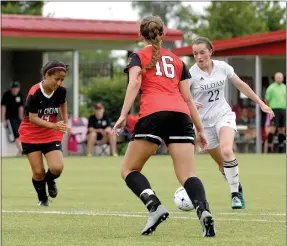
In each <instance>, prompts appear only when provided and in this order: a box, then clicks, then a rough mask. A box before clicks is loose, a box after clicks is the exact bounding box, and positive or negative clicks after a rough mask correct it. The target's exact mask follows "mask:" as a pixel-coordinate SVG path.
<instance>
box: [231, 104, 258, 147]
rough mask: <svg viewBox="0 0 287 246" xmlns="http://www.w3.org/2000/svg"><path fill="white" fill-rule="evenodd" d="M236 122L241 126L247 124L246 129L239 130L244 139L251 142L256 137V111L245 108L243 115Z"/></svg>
mask: <svg viewBox="0 0 287 246" xmlns="http://www.w3.org/2000/svg"><path fill="white" fill-rule="evenodd" d="M236 123H237V125H239V126H240V125H241V126H247V129H246V130H239V133H240V135H242V140H243V141H246V142H249V141H250V140H254V139H256V128H255V121H254V113H253V112H252V111H248V108H243V109H242V111H241V116H240V118H239V120H237V122H236Z"/></svg>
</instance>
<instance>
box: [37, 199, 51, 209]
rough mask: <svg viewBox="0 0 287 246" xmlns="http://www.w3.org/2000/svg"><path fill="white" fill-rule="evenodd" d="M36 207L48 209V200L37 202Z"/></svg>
mask: <svg viewBox="0 0 287 246" xmlns="http://www.w3.org/2000/svg"><path fill="white" fill-rule="evenodd" d="M38 206H39V207H49V201H48V200H43V201H39V203H38Z"/></svg>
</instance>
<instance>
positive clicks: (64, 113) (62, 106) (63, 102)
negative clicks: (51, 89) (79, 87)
mask: <svg viewBox="0 0 287 246" xmlns="http://www.w3.org/2000/svg"><path fill="white" fill-rule="evenodd" d="M62 88H63V89H62V90H63V93H62V95H61V101H60V113H61V116H62V119H63V121H64V124H66V125H68V104H67V101H66V95H67V91H66V88H64V87H62Z"/></svg>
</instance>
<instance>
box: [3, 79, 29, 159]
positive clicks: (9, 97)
mask: <svg viewBox="0 0 287 246" xmlns="http://www.w3.org/2000/svg"><path fill="white" fill-rule="evenodd" d="M23 105H24V100H23V95H22V93H21V91H20V83H19V82H17V81H14V82H12V83H11V85H10V89H9V90H8V91H6V92H4V94H3V97H2V100H1V117H2V122H3V126H4V127H5V128H8V130H9V132H10V133H12V134H13V136H14V141H15V142H16V145H17V148H18V151H19V152H18V155H21V154H22V146H21V143H20V141H19V133H18V129H19V126H20V123H21V121H22V119H23V116H24V106H23ZM10 141H11V139H10Z"/></svg>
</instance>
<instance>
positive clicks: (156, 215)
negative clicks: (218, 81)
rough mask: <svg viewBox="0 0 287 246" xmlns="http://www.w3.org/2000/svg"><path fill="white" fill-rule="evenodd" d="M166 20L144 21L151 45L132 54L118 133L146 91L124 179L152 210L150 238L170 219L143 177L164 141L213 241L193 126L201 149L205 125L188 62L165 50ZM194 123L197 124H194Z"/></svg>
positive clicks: (143, 31) (145, 37)
mask: <svg viewBox="0 0 287 246" xmlns="http://www.w3.org/2000/svg"><path fill="white" fill-rule="evenodd" d="M163 26H164V24H163V22H162V20H161V19H160V18H159V17H156V16H151V17H146V18H144V19H143V20H142V22H141V25H140V34H141V37H142V38H143V40H144V42H145V43H146V45H147V46H146V47H145V48H143V49H141V50H140V51H138V52H136V53H133V54H132V55H131V56H130V59H129V62H128V65H127V67H126V69H125V71H126V72H128V73H129V84H128V88H127V91H126V96H125V101H124V104H123V108H122V112H121V115H120V117H119V119H118V121H117V122H116V124H115V126H114V128H113V133H114V134H115V133H116V131H117V130H119V129H120V128H122V127H124V126H125V122H126V119H127V115H128V112H129V111H130V108H131V106H132V104H133V102H134V100H135V98H136V95H137V93H138V91H139V90H140V91H141V99H140V113H139V115H140V119H139V121H138V122H137V124H136V126H135V129H134V135H133V138H132V141H131V142H130V144H129V146H128V149H127V152H126V155H125V158H124V161H123V165H122V170H121V175H122V178H123V179H124V180H125V182H126V184H127V186H128V187H129V188H130V189H131V190H132V191H133V192H134V194H135V195H136V196H137V197H139V198H140V199H141V200H142V202H143V203H144V204H145V206H146V207H147V209H148V210H149V218H148V222H147V224H146V226H145V227H144V229H143V231H142V235H149V234H151V233H152V232H153V231H155V230H156V227H157V226H158V225H159V224H160V223H161V222H162V221H164V220H165V219H166V218H167V217H168V216H169V213H168V210H167V209H166V208H164V207H163V206H162V205H161V202H160V200H159V198H158V197H157V196H156V195H155V193H154V191H153V190H152V188H151V185H150V183H149V181H148V180H147V178H146V177H145V176H144V175H143V174H142V173H141V170H142V168H143V166H144V164H145V163H146V161H147V160H148V159H149V158H150V157H151V156H152V155H153V154H154V153H155V151H156V150H157V148H158V146H159V145H160V144H161V143H162V142H163V141H164V142H165V144H166V145H167V146H168V150H169V153H170V155H171V157H172V160H173V164H174V170H175V173H176V176H177V178H178V180H179V182H180V183H181V184H182V185H183V186H184V188H185V189H186V191H187V194H188V196H189V197H190V199H191V201H192V203H193V206H194V207H195V209H196V213H197V215H198V218H199V220H200V223H201V225H202V230H203V236H204V237H214V236H215V229H214V220H213V217H212V215H211V213H210V209H209V205H208V202H207V200H206V196H205V190H204V187H203V184H202V182H201V181H200V179H199V178H197V177H196V176H195V165H194V141H195V134H194V129H193V123H194V125H195V127H196V130H197V132H198V133H199V134H198V138H197V141H198V143H199V145H200V147H201V148H203V149H205V148H206V147H207V140H206V137H205V135H204V132H203V126H202V123H201V121H200V118H199V114H198V112H197V109H196V105H195V103H194V102H193V99H192V97H191V93H190V90H189V79H190V74H189V72H188V70H187V68H186V66H185V64H184V63H183V62H182V61H181V60H180V59H179V58H178V57H177V56H176V55H174V54H173V53H172V52H170V51H168V50H166V49H164V48H161V43H162V38H163ZM191 120H192V121H193V123H192V121H191Z"/></svg>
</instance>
